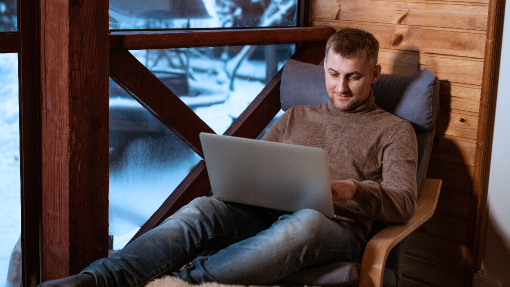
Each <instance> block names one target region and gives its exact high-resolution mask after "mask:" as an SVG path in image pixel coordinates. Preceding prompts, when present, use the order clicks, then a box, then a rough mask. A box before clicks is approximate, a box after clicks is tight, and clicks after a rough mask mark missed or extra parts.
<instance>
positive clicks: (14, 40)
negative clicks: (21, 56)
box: [0, 33, 28, 53]
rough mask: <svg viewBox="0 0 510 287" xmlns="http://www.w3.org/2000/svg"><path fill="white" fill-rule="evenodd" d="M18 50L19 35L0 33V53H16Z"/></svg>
mask: <svg viewBox="0 0 510 287" xmlns="http://www.w3.org/2000/svg"><path fill="white" fill-rule="evenodd" d="M27 38H28V37H27ZM20 50H21V34H20V33H0V53H17V52H19V51H20Z"/></svg>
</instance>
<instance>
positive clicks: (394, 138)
mask: <svg viewBox="0 0 510 287" xmlns="http://www.w3.org/2000/svg"><path fill="white" fill-rule="evenodd" d="M263 140H268V141H274V142H283V143H288V144H297V145H304V146H312V147H320V148H323V149H324V150H326V151H327V152H328V158H329V169H330V173H331V179H332V180H333V179H350V180H353V181H354V182H355V183H356V185H357V192H356V194H355V195H354V197H353V198H352V199H351V200H348V201H336V202H335V213H336V214H338V215H342V216H346V217H349V218H352V219H354V220H355V222H354V223H349V224H350V226H351V228H352V230H353V232H354V234H355V235H356V237H357V238H358V240H359V241H360V243H361V244H365V243H366V237H367V234H368V232H369V231H370V228H371V226H372V221H373V220H379V221H382V222H384V223H405V222H407V221H408V220H409V219H410V218H411V217H412V216H413V214H414V212H415V210H416V169H417V158H418V148H417V143H416V135H415V132H414V130H413V128H412V126H411V124H410V123H409V122H407V121H405V120H403V119H401V118H399V117H397V116H395V115H393V114H390V113H388V112H386V111H383V110H382V109H380V108H378V107H377V106H376V104H375V98H374V96H373V94H372V93H371V94H370V96H369V97H368V98H367V100H365V102H363V103H362V104H361V105H360V106H358V107H357V108H355V109H353V110H350V111H343V110H340V109H338V108H337V107H336V106H335V104H334V103H333V102H331V101H329V102H328V103H327V104H323V105H319V106H313V107H310V106H294V107H292V108H291V109H289V110H288V111H287V112H286V113H285V114H283V115H282V116H281V117H280V118H279V119H278V120H277V121H276V122H275V123H274V125H273V126H272V127H271V128H270V129H269V131H268V132H267V133H266V135H265V136H264V138H263Z"/></svg>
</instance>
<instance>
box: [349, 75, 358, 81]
mask: <svg viewBox="0 0 510 287" xmlns="http://www.w3.org/2000/svg"><path fill="white" fill-rule="evenodd" d="M349 78H350V79H351V80H355V81H357V80H359V79H361V77H360V76H350V77H349Z"/></svg>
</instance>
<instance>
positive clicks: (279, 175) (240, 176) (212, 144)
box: [200, 133, 353, 221]
mask: <svg viewBox="0 0 510 287" xmlns="http://www.w3.org/2000/svg"><path fill="white" fill-rule="evenodd" d="M200 141H201V143H202V149H203V152H204V159H205V164H206V167H207V173H208V175H209V180H210V182H211V188H212V193H213V196H214V198H216V199H218V200H222V201H229V202H236V203H242V204H248V205H254V206H260V207H266V208H272V209H276V210H282V211H288V212H295V211H298V210H301V209H305V208H309V209H314V210H317V211H319V212H321V213H322V214H324V215H325V216H327V217H329V218H331V219H336V220H345V221H353V220H352V219H349V218H345V217H342V216H338V215H335V214H334V209H333V198H332V194H331V183H330V174H329V167H328V155H327V152H326V151H325V150H323V149H320V148H314V147H306V146H299V145H290V144H283V143H275V142H268V141H261V140H253V139H246V138H240V137H232V136H225V135H217V134H208V133H201V134H200Z"/></svg>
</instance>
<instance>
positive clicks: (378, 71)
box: [370, 64, 381, 84]
mask: <svg viewBox="0 0 510 287" xmlns="http://www.w3.org/2000/svg"><path fill="white" fill-rule="evenodd" d="M380 76H381V65H379V64H378V65H376V66H375V68H374V70H373V71H372V79H371V81H370V83H372V84H373V83H375V82H377V80H378V79H379V77H380Z"/></svg>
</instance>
